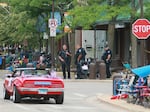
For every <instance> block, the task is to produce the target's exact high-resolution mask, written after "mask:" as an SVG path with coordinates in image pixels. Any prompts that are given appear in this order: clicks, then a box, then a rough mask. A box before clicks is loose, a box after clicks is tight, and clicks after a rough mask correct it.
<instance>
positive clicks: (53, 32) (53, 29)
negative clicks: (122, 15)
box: [50, 27, 56, 37]
mask: <svg viewBox="0 0 150 112" xmlns="http://www.w3.org/2000/svg"><path fill="white" fill-rule="evenodd" d="M50 37H56V28H55V27H54V28H50Z"/></svg>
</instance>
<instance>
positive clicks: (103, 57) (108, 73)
mask: <svg viewBox="0 0 150 112" xmlns="http://www.w3.org/2000/svg"><path fill="white" fill-rule="evenodd" d="M108 55H110V56H111V57H112V52H111V50H110V49H107V50H106V51H105V53H104V54H103V56H102V59H103V60H104V61H105V64H106V74H107V78H110V77H111V73H110V64H111V58H110V59H109V60H107V58H108Z"/></svg>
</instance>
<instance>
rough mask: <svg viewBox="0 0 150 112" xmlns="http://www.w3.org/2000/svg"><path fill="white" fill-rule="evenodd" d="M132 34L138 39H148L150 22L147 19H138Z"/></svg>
mask: <svg viewBox="0 0 150 112" xmlns="http://www.w3.org/2000/svg"><path fill="white" fill-rule="evenodd" d="M132 33H133V34H134V35H135V36H136V37H137V38H138V39H147V38H148V37H149V36H150V22H149V21H148V20H147V19H137V20H136V21H135V22H134V23H133V24H132Z"/></svg>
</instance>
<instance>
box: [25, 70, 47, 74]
mask: <svg viewBox="0 0 150 112" xmlns="http://www.w3.org/2000/svg"><path fill="white" fill-rule="evenodd" d="M48 74H49V71H48V70H23V75H48Z"/></svg>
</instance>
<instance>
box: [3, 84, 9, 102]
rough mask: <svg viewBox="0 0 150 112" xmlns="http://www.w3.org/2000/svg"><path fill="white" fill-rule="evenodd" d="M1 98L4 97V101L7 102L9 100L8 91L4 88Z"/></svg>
mask: <svg viewBox="0 0 150 112" xmlns="http://www.w3.org/2000/svg"><path fill="white" fill-rule="evenodd" d="M3 97H4V99H7V100H9V99H10V95H9V93H8V91H7V90H6V88H5V87H4V89H3Z"/></svg>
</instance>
